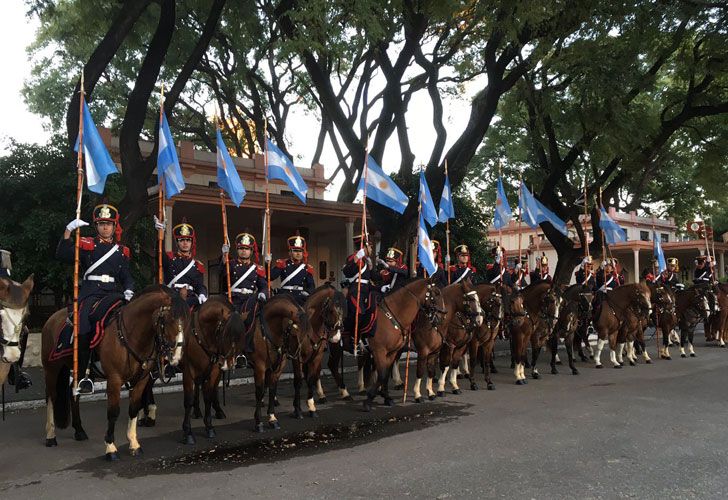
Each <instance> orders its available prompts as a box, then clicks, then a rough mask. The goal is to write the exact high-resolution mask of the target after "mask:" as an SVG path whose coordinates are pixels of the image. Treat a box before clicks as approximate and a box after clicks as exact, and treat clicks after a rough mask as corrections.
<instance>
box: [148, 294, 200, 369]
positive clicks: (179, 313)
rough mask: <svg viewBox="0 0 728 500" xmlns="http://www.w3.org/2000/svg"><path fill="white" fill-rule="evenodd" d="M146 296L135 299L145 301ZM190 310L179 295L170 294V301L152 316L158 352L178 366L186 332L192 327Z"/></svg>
mask: <svg viewBox="0 0 728 500" xmlns="http://www.w3.org/2000/svg"><path fill="white" fill-rule="evenodd" d="M143 297H144V295H143V294H142V295H139V296H137V297H135V298H134V301H139V300H143ZM190 317H191V315H190V310H189V308H188V307H187V303H186V302H185V301H184V300H182V298H181V297H180V296H179V294H177V293H169V301H168V302H167V303H165V304H163V305H161V306H160V307H159V308H158V309H157V310H156V311H155V312H154V314H153V315H152V321H153V323H154V325H155V336H154V343H155V345H156V348H157V350H158V351H159V353H160V354H161V355H163V356H165V357H166V358H167V359H168V360H169V364H170V365H172V366H177V365H178V364H179V362H180V360H181V359H182V348H183V347H184V339H185V331H186V330H187V329H188V327H189V326H190Z"/></svg>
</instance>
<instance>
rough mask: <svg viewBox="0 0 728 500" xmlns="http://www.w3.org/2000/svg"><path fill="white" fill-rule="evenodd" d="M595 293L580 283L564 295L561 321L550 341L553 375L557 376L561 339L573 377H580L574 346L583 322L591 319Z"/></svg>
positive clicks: (560, 314) (560, 312)
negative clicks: (575, 362) (575, 364)
mask: <svg viewBox="0 0 728 500" xmlns="http://www.w3.org/2000/svg"><path fill="white" fill-rule="evenodd" d="M592 297H593V293H592V291H591V287H588V286H584V285H581V284H579V283H577V284H574V285H571V286H569V287H567V288H566V290H564V292H563V294H562V298H563V301H564V303H563V306H562V307H561V310H560V311H559V319H558V321H557V322H556V327H555V328H554V331H553V334H552V335H551V337H550V339H549V350H550V351H551V373H552V374H554V375H556V374H557V373H559V371H558V370H557V369H556V353H557V351H558V345H559V339H562V340H563V341H564V346H565V347H566V354H567V356H568V358H569V368H571V373H572V375H578V374H579V370H578V369H577V368H576V366H574V344H575V343H576V342H578V340H576V332H577V330H579V328H580V327H582V326H583V324H582V323H583V322H587V323H588V321H589V318H591V310H592V305H591V303H592Z"/></svg>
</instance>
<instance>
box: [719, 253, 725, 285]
mask: <svg viewBox="0 0 728 500" xmlns="http://www.w3.org/2000/svg"><path fill="white" fill-rule="evenodd" d="M718 262H720V269H718V277H719V278H721V279H723V278H725V252H720V258H719V259H718Z"/></svg>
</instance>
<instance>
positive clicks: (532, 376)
mask: <svg viewBox="0 0 728 500" xmlns="http://www.w3.org/2000/svg"><path fill="white" fill-rule="evenodd" d="M531 378H533V379H534V380H538V379H540V378H541V374H540V373H538V372H533V373H532V374H531Z"/></svg>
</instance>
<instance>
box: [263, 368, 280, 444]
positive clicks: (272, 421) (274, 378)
mask: <svg viewBox="0 0 728 500" xmlns="http://www.w3.org/2000/svg"><path fill="white" fill-rule="evenodd" d="M282 370H283V366H281V367H280V368H279V373H276V374H274V373H271V374H270V376H269V377H268V384H267V385H268V427H270V428H271V429H275V430H278V429H280V428H281V424H279V423H278V419H277V418H276V410H275V409H276V395H277V393H278V377H280V371H282Z"/></svg>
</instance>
